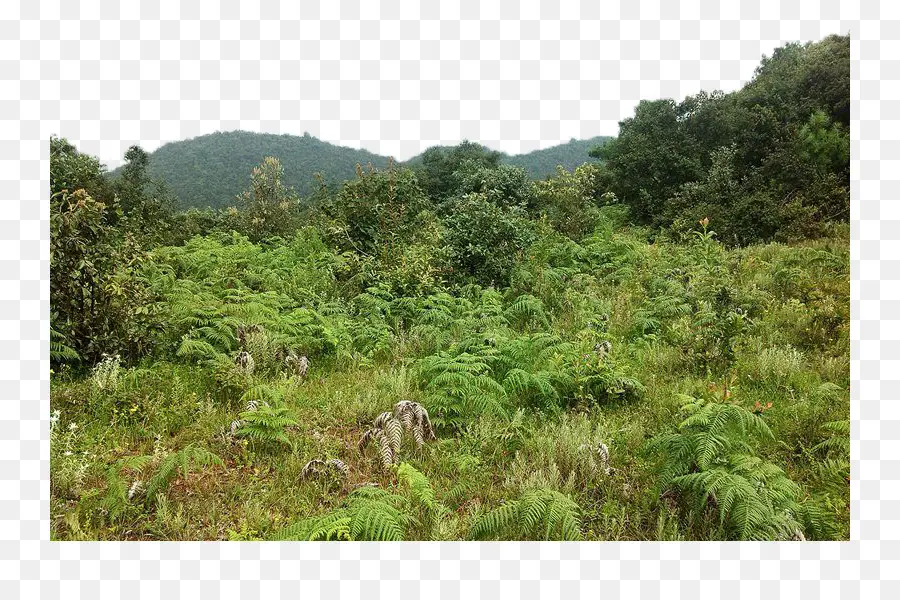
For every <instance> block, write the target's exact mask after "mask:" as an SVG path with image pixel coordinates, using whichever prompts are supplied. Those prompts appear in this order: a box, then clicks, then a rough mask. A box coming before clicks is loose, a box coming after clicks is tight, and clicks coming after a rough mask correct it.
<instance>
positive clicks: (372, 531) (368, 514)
mask: <svg viewBox="0 0 900 600" xmlns="http://www.w3.org/2000/svg"><path fill="white" fill-rule="evenodd" d="M407 509H408V501H407V499H406V498H404V497H403V496H400V495H397V494H392V493H390V492H387V491H385V490H382V489H379V488H375V487H362V488H359V489H357V490H354V491H353V492H351V493H350V495H349V496H348V497H347V500H346V502H345V506H344V507H342V508H339V509H338V510H336V511H333V512H331V513H328V514H326V515H322V516H318V517H312V518H309V519H304V520H302V521H300V522H298V523H295V524H293V525H291V526H289V527H285V528H284V529H281V530H280V531H278V532H277V533H276V534H275V535H274V536H273V538H272V539H275V540H281V541H288V540H308V541H315V540H354V541H379V542H389V541H400V540H403V539H405V538H406V533H407V530H408V528H409V526H410V525H411V524H413V523H414V522H415V519H414V518H413V517H412V516H411V515H409V514H408V513H407V512H406V510H407Z"/></svg>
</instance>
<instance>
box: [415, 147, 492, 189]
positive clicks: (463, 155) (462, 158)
mask: <svg viewBox="0 0 900 600" xmlns="http://www.w3.org/2000/svg"><path fill="white" fill-rule="evenodd" d="M502 156H503V155H502V154H501V153H500V152H497V151H495V150H490V149H489V148H486V147H485V146H482V145H481V144H476V143H474V142H470V141H468V140H463V141H462V143H461V144H459V145H457V146H453V147H451V148H441V147H440V146H434V147H432V148H429V149H428V150H426V151H425V152H424V153H423V154H422V163H421V166H419V167H417V169H416V175H417V176H418V178H419V181H420V182H421V185H422V189H424V190H425V192H426V193H427V194H428V196H429V197H430V198H431V199H432V200H433V201H441V200H444V199H445V198H447V197H448V196H451V195H452V194H454V193H455V191H456V189H455V188H456V184H457V182H456V181H455V180H454V177H453V174H454V173H456V171H458V170H459V169H460V168H461V167H462V166H463V163H466V162H470V167H469V168H472V167H473V166H476V165H477V166H480V167H487V168H496V167H497V166H498V165H499V164H500V159H501V158H502Z"/></svg>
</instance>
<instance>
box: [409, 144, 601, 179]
mask: <svg viewBox="0 0 900 600" xmlns="http://www.w3.org/2000/svg"><path fill="white" fill-rule="evenodd" d="M611 139H612V137H611V136H603V135H600V136H597V137H592V138H588V139H585V140H576V139H575V138H572V139H571V140H569V141H568V142H566V143H565V144H559V145H557V146H551V147H549V148H543V149H541V150H533V151H531V152H526V153H524V154H514V155H509V154H505V153H501V154H500V164H504V165H513V166H516V167H522V168H523V169H525V171H526V172H527V173H528V175H529V177H531V178H532V179H545V178H546V177H547V176H550V175H553V174H554V173H555V172H556V167H557V166H560V165H561V166H563V167H564V168H566V169H568V170H570V171H571V170H572V169H574V168H575V167H577V166H579V165H581V164H584V163H585V162H588V161H591V160H593V159H591V158H590V156H589V155H588V152H590V151H591V150H592V149H594V148H596V147H597V146H602V145H603V144H605V143H606V142H607V141H609V140H611ZM438 148H442V149H444V150H449V149H450V148H452V146H443V147H441V146H438ZM423 156H424V153H422V154H419V155H417V156H414V157H413V158H411V159H409V160H408V161H406V162H405V163H404V164H405V165H407V166H410V167H415V166H417V165H420V164H421V163H422V157H423Z"/></svg>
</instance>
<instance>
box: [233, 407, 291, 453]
mask: <svg viewBox="0 0 900 600" xmlns="http://www.w3.org/2000/svg"><path fill="white" fill-rule="evenodd" d="M240 417H241V418H240V426H239V427H238V428H237V431H236V433H235V435H237V436H238V437H246V438H249V439H250V440H252V441H255V442H259V443H263V444H269V443H275V442H278V443H281V444H287V445H291V440H290V438H289V437H288V435H287V433H286V432H285V431H284V428H285V427H291V426H294V425H297V421H296V420H294V417H293V415H291V412H290V410H289V409H288V408H286V407H284V406H272V405H270V404H267V403H265V402H263V403H261V404H259V405H258V406H257V408H256V410H246V411H244V412H242V413H241V414H240Z"/></svg>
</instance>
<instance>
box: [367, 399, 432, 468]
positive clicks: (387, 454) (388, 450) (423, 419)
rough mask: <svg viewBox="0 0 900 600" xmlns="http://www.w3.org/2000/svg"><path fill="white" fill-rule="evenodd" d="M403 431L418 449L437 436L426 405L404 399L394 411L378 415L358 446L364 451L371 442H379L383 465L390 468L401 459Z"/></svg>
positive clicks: (395, 406)
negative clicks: (399, 455) (409, 436)
mask: <svg viewBox="0 0 900 600" xmlns="http://www.w3.org/2000/svg"><path fill="white" fill-rule="evenodd" d="M404 430H406V431H407V432H408V433H409V435H411V436H412V438H413V439H414V440H415V442H416V446H418V447H419V448H421V447H422V446H424V445H425V441H426V440H433V439H434V438H435V435H434V428H433V427H432V426H431V419H430V418H429V417H428V411H427V410H426V409H425V407H424V406H422V405H421V404H419V403H418V402H410V401H409V400H401V401H400V402H398V403H397V404H395V405H394V410H393V412H387V411H385V412H383V413H381V414H380V415H378V417H376V418H375V420H374V421H373V422H372V427H371V428H369V429H368V430H366V432H365V433H364V434H363V436H362V438H361V439H360V440H359V448H360V450H362V449H363V448H365V446H366V445H367V444H369V443H371V442H375V443H377V444H378V452H379V455H380V456H381V462H382V464H383V465H384V467H385V468H387V467H390V466H391V465H393V464H396V463H397V462H398V454H399V452H400V444H401V442H402V441H403V431H404Z"/></svg>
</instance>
